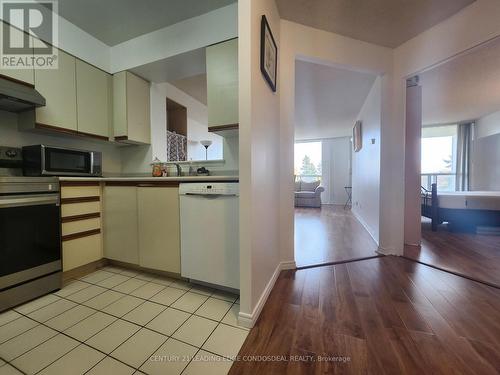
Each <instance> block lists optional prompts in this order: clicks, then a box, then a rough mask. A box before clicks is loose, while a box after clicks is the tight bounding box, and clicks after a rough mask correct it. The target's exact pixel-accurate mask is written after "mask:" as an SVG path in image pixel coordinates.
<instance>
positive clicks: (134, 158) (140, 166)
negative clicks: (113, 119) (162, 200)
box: [0, 111, 239, 175]
mask: <svg viewBox="0 0 500 375" xmlns="http://www.w3.org/2000/svg"><path fill="white" fill-rule="evenodd" d="M33 144H47V145H52V146H60V147H71V148H78V149H86V150H94V151H101V152H102V155H103V174H105V175H122V174H123V175H141V174H143V175H149V174H151V165H150V163H151V161H152V160H153V158H154V156H153V155H152V152H151V146H149V145H143V146H139V145H137V146H134V145H132V146H124V145H117V144H113V143H106V142H100V141H93V140H90V139H87V138H75V137H70V136H60V135H50V134H40V133H31V132H25V131H19V130H18V128H17V115H16V114H15V113H11V112H5V111H0V145H3V146H11V147H22V146H26V145H33ZM238 150H239V147H238V137H235V138H228V139H225V140H224V162H221V163H213V162H212V163H210V164H206V163H204V162H203V161H197V162H193V164H192V166H193V168H199V167H201V166H205V167H207V168H208V169H209V170H210V171H211V172H213V173H214V174H217V175H234V174H238V160H239V159H238V155H239V151H238ZM182 168H183V172H187V171H188V170H189V166H183V167H182Z"/></svg>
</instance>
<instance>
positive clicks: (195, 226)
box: [179, 182, 240, 289]
mask: <svg viewBox="0 0 500 375" xmlns="http://www.w3.org/2000/svg"><path fill="white" fill-rule="evenodd" d="M179 195H180V211H181V275H182V276H183V277H187V278H189V279H192V280H194V281H202V282H205V283H209V284H213V285H218V286H223V287H227V288H233V289H239V288H240V261H239V259H240V245H239V224H238V223H239V184H238V183H237V182H228V183H224V182H213V183H206V182H204V183H183V184H180V186H179Z"/></svg>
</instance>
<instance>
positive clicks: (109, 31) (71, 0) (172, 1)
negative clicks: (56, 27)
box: [38, 0, 236, 46]
mask: <svg viewBox="0 0 500 375" xmlns="http://www.w3.org/2000/svg"><path fill="white" fill-rule="evenodd" d="M38 1H42V0H38ZM235 1H236V0H85V1H83V0H59V14H60V15H61V16H62V17H63V18H65V19H66V20H68V21H69V22H71V23H73V24H74V25H76V26H78V27H79V28H81V29H83V30H84V31H86V32H87V33H89V34H90V35H92V36H94V37H95V38H97V39H99V40H100V41H102V42H104V43H105V44H107V45H108V46H114V45H116V44H119V43H122V42H125V41H127V40H129V39H132V38H135V37H138V36H140V35H143V34H147V33H150V32H152V31H155V30H158V29H161V28H163V27H166V26H170V25H173V24H175V23H178V22H181V21H183V20H186V19H189V18H192V17H196V16H199V15H202V14H204V13H207V12H210V11H212V10H215V9H218V8H221V7H223V6H226V5H229V4H232V3H234V2H235Z"/></svg>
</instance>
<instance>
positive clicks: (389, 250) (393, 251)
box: [377, 246, 403, 256]
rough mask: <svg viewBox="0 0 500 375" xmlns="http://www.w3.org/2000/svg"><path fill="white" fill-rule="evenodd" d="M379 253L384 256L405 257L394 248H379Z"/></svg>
mask: <svg viewBox="0 0 500 375" xmlns="http://www.w3.org/2000/svg"><path fill="white" fill-rule="evenodd" d="M377 253H379V254H382V255H396V256H401V255H403V253H402V252H400V251H396V249H394V248H388V247H387V248H384V247H381V246H379V247H378V249H377Z"/></svg>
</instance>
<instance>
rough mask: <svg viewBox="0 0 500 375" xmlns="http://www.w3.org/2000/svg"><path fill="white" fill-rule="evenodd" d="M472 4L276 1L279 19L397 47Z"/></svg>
mask: <svg viewBox="0 0 500 375" xmlns="http://www.w3.org/2000/svg"><path fill="white" fill-rule="evenodd" d="M474 1H475V0H276V3H277V5H278V9H279V13H280V16H281V18H284V19H286V20H289V21H293V22H297V23H300V24H303V25H307V26H311V27H314V28H317V29H322V30H326V31H330V32H334V33H337V34H340V35H344V36H347V37H350V38H354V39H359V40H363V41H366V42H370V43H375V44H379V45H382V46H386V47H391V48H394V47H397V46H399V45H401V44H402V43H404V42H406V41H407V40H409V39H411V38H413V37H414V36H416V35H418V34H420V33H422V32H423V31H425V30H427V29H429V28H430V27H432V26H434V25H436V24H438V23H439V22H441V21H443V20H445V19H446V18H448V17H450V16H452V15H453V14H455V13H457V12H458V11H460V10H461V9H462V8H464V7H466V6H467V5H469V4H471V3H473V2H474Z"/></svg>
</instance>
